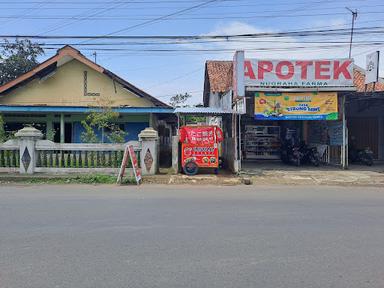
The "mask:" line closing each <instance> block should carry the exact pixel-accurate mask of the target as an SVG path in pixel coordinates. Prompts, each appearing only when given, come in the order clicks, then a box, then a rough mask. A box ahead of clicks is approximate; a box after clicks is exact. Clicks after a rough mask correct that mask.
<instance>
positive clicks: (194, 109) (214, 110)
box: [175, 107, 236, 115]
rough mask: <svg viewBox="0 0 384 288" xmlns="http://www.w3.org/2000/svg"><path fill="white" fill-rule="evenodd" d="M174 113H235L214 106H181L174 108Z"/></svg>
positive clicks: (234, 112)
mask: <svg viewBox="0 0 384 288" xmlns="http://www.w3.org/2000/svg"><path fill="white" fill-rule="evenodd" d="M175 113H176V114H211V115H212V114H216V115H219V114H236V111H234V110H223V109H221V108H215V107H181V108H176V109H175Z"/></svg>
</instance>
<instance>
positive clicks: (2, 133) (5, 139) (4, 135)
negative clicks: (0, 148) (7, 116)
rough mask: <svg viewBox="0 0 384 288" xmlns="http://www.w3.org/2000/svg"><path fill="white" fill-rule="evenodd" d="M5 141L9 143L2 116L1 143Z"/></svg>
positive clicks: (0, 117)
mask: <svg viewBox="0 0 384 288" xmlns="http://www.w3.org/2000/svg"><path fill="white" fill-rule="evenodd" d="M5 141H7V135H6V133H5V129H4V119H3V115H1V114H0V142H1V143H3V142H5Z"/></svg>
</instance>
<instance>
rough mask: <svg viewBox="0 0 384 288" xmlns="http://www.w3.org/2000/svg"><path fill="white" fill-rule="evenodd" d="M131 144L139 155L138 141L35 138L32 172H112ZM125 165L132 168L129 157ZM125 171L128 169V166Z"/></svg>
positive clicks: (115, 170) (119, 163) (116, 168)
mask: <svg viewBox="0 0 384 288" xmlns="http://www.w3.org/2000/svg"><path fill="white" fill-rule="evenodd" d="M127 145H133V146H134V148H135V152H136V154H137V157H138V158H139V159H140V150H141V149H140V143H139V142H137V141H131V142H128V143H125V144H60V143H53V142H51V141H47V140H39V141H37V142H36V146H35V149H36V154H37V158H36V168H35V171H36V172H53V173H88V172H91V171H93V172H103V173H115V172H117V171H118V169H119V168H120V165H121V162H122V159H123V155H124V150H125V147H126V146H127ZM127 168H132V164H131V163H130V161H128V163H127ZM128 171H130V170H129V169H128Z"/></svg>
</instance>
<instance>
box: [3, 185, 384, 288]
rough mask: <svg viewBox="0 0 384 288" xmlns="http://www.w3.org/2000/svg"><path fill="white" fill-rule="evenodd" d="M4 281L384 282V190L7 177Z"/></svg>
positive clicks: (54, 286) (54, 287) (269, 286)
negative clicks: (21, 182)
mask: <svg viewBox="0 0 384 288" xmlns="http://www.w3.org/2000/svg"><path fill="white" fill-rule="evenodd" d="M0 287H1V288H5V287H6V288H8V287H12V288H13V287H17V288H23V287H28V288H30V287H36V288H45V287H47V288H58V287H60V288H61V287H77V288H79V287H92V288H94V287H108V288H112V287H124V288H126V287H166V288H170V287H175V288H176V287H177V288H180V287H183V288H184V287H209V288H215V287H220V288H224V287H230V288H233V287H252V288H253V287H262V288H278V287H284V288H290V287H292V288H301V287H303V288H310V287H321V288H324V287H346V288H353V287H356V288H362V287H377V288H379V287H380V288H382V287H384V188H362V187H355V188H351V187H348V188H344V187H326V186H314V187H306V186H296V187H295V186H285V187H284V186H269V187H267V186H233V187H215V186H208V187H207V186H195V187H194V186H155V185H153V186H152V185H146V186H141V187H135V186H129V187H115V186H86V185H79V186H75V185H62V186H59V185H58V186H48V185H41V186H2V187H1V188H0Z"/></svg>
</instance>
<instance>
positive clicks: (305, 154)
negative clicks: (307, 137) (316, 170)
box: [299, 141, 320, 167]
mask: <svg viewBox="0 0 384 288" xmlns="http://www.w3.org/2000/svg"><path fill="white" fill-rule="evenodd" d="M299 150H300V152H301V154H302V163H306V164H312V165H314V166H316V167H317V166H319V165H320V154H319V152H318V151H317V148H316V147H309V146H308V145H307V144H305V142H304V141H302V142H301V143H300V148H299Z"/></svg>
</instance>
